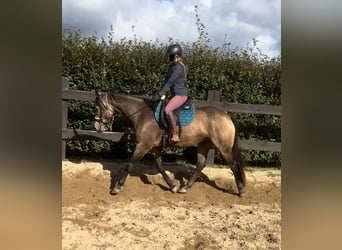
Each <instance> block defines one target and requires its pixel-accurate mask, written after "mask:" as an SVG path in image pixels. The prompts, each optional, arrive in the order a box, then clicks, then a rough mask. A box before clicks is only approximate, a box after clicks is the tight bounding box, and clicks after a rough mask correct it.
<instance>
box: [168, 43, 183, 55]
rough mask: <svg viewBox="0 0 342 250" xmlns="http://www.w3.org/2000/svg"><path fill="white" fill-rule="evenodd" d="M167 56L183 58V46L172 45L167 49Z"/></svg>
mask: <svg viewBox="0 0 342 250" xmlns="http://www.w3.org/2000/svg"><path fill="white" fill-rule="evenodd" d="M166 54H167V56H168V57H170V56H172V55H178V56H182V55H183V52H182V48H181V46H179V45H178V44H172V45H170V46H169V47H168V48H167V52H166Z"/></svg>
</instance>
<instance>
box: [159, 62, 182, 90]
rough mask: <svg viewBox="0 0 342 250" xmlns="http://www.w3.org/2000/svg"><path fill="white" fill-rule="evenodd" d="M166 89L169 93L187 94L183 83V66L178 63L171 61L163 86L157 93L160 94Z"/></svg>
mask: <svg viewBox="0 0 342 250" xmlns="http://www.w3.org/2000/svg"><path fill="white" fill-rule="evenodd" d="M168 90H170V92H171V95H172V96H175V95H188V92H187V89H186V87H185V83H184V70H183V66H182V65H181V64H179V63H172V64H171V65H170V67H169V71H168V72H167V75H166V78H165V83H164V86H163V87H162V88H161V90H160V91H159V95H160V96H162V95H163V94H165V93H166V92H167V91H168Z"/></svg>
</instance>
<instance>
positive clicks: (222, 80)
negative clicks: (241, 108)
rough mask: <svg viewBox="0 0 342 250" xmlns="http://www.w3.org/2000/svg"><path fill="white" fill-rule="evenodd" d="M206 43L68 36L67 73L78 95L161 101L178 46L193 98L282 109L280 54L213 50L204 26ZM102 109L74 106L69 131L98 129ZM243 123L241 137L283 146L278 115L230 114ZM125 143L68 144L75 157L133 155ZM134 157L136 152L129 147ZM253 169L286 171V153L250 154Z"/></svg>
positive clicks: (75, 103) (64, 43)
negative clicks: (214, 93)
mask: <svg viewBox="0 0 342 250" xmlns="http://www.w3.org/2000/svg"><path fill="white" fill-rule="evenodd" d="M197 25H198V30H199V38H198V41H196V42H195V43H192V44H190V43H183V42H179V41H174V40H173V39H172V38H170V39H169V42H168V43H162V42H159V41H158V40H157V41H154V42H151V41H149V42H146V41H142V40H138V39H136V38H135V39H133V40H127V39H126V38H122V39H121V40H120V41H114V34H113V32H109V36H108V40H107V41H105V40H104V39H103V38H100V39H99V38H97V37H95V36H91V37H84V36H82V35H81V34H80V32H69V31H64V33H63V38H62V72H63V73H62V74H63V76H64V77H67V78H68V79H69V81H70V82H71V83H72V84H71V86H70V88H71V89H77V90H87V91H91V90H94V89H97V90H100V91H111V92H114V93H125V94H132V95H133V94H134V95H143V96H153V94H154V93H155V92H157V91H158V90H159V89H160V87H161V85H162V84H163V80H164V77H165V74H166V72H167V67H168V65H167V62H166V60H165V51H166V48H167V46H168V45H169V44H171V43H175V42H178V43H179V44H180V45H181V46H182V47H183V50H184V56H183V57H184V61H185V64H186V65H187V67H188V79H187V81H186V85H187V88H188V90H189V94H190V96H191V97H192V98H193V99H206V97H207V91H208V90H219V91H220V92H221V101H222V102H234V103H251V104H269V105H281V91H280V72H281V71H280V56H279V57H276V58H269V57H268V56H266V55H264V54H262V53H261V51H259V49H258V48H257V42H256V41H255V40H253V44H252V45H249V44H247V46H246V48H245V49H242V48H237V47H236V48H231V47H230V45H229V44H227V43H225V44H223V45H222V46H221V47H220V48H212V47H210V46H209V45H208V44H209V39H208V38H207V34H206V33H205V32H204V26H202V24H200V23H197ZM93 112H94V104H93V103H91V102H83V101H71V102H70V105H69V114H68V119H69V120H68V127H70V128H80V129H93V117H94V113H93ZM230 115H231V116H232V117H233V118H234V119H235V120H236V121H237V123H238V124H237V125H238V128H239V138H240V139H257V140H268V141H275V142H280V137H281V127H280V122H281V118H280V117H279V116H272V115H253V114H242V113H230ZM127 126H128V124H127V123H125V122H124V121H122V120H121V121H120V122H119V123H115V125H114V128H113V130H114V131H123V130H124V129H125V127H127ZM119 148H122V145H117V144H115V143H108V142H94V141H68V143H67V155H69V156H70V155H83V156H84V155H88V156H101V157H127V154H125V153H124V152H122V151H123V150H119ZM126 149H127V150H128V151H129V152H130V151H132V150H133V149H131V146H130V147H128V148H126ZM244 157H245V159H246V160H247V162H249V163H250V164H253V165H255V164H257V165H260V166H266V165H272V166H274V165H280V153H276V152H256V151H246V152H244Z"/></svg>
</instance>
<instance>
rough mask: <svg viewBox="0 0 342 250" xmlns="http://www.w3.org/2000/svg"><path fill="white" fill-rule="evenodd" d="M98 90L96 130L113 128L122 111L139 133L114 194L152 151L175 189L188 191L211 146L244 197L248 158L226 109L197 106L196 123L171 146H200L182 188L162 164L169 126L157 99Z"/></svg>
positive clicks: (166, 178) (165, 176) (161, 169)
mask: <svg viewBox="0 0 342 250" xmlns="http://www.w3.org/2000/svg"><path fill="white" fill-rule="evenodd" d="M95 92H96V98H95V122H94V127H95V129H96V131H97V132H104V131H108V130H111V127H112V124H113V122H114V115H115V114H117V113H119V114H121V115H122V116H123V117H125V118H126V119H128V121H129V123H130V124H131V126H132V128H133V130H134V132H135V139H136V148H135V150H134V152H133V155H132V157H131V158H130V159H129V161H128V164H127V166H126V168H125V170H124V171H123V173H122V175H121V177H120V178H119V179H118V181H116V183H115V184H114V187H113V188H112V190H111V191H110V193H111V194H113V195H116V194H118V193H119V192H120V191H121V188H122V187H123V185H124V183H125V180H126V178H127V176H128V174H131V173H132V170H133V166H134V164H135V163H137V162H138V161H140V160H141V159H142V158H143V157H144V155H145V154H146V153H149V152H150V153H151V154H152V155H153V157H154V161H155V163H156V165H157V168H158V170H159V172H160V173H161V174H162V176H163V178H164V180H165V181H166V183H167V184H168V186H169V188H170V190H171V192H172V193H177V192H178V193H183V194H185V193H187V191H188V190H189V189H190V188H191V187H192V185H193V184H194V182H195V181H196V179H197V178H198V177H199V176H200V175H201V171H202V170H203V168H204V167H205V165H206V157H207V154H208V151H209V150H210V149H216V150H217V151H218V152H219V153H220V155H221V157H222V158H223V160H224V161H225V162H226V163H227V164H228V165H229V167H230V169H231V170H232V172H233V174H234V178H235V183H236V186H237V189H238V195H239V196H240V197H241V196H242V195H243V194H244V193H245V186H246V177H245V172H244V161H243V159H242V157H241V150H240V148H239V146H238V139H237V132H236V128H235V125H234V122H233V120H232V119H231V117H230V116H229V115H227V114H226V112H224V111H223V110H221V109H219V108H216V107H213V106H205V107H196V109H195V110H196V112H195V117H194V120H193V121H192V123H191V124H189V125H187V126H183V127H182V135H181V140H180V141H179V142H175V143H173V142H172V143H171V142H170V143H169V144H168V145H167V146H168V147H170V148H187V147H190V146H197V164H196V168H195V170H194V171H193V173H192V176H191V177H190V178H189V180H188V181H187V183H186V184H185V185H183V186H182V187H178V186H176V185H175V184H174V183H173V181H172V180H171V179H170V177H169V176H168V175H167V174H166V172H165V170H164V168H163V166H162V143H161V141H162V137H163V135H164V134H165V128H163V127H161V126H160V125H159V124H158V122H157V121H156V119H155V117H154V111H155V110H154V109H155V107H156V101H152V100H150V99H147V98H142V97H136V96H131V95H123V94H113V93H98V92H97V91H95Z"/></svg>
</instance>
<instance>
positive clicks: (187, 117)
mask: <svg viewBox="0 0 342 250" xmlns="http://www.w3.org/2000/svg"><path fill="white" fill-rule="evenodd" d="M168 101H169V100H168V99H161V100H160V102H159V104H158V106H157V108H156V110H155V113H154V118H155V119H156V121H157V123H158V125H159V127H161V128H163V129H165V130H169V124H168V122H167V119H166V114H165V106H166V104H167V103H168ZM173 113H174V115H175V117H176V124H177V125H178V128H179V129H178V131H179V132H178V135H179V137H181V134H182V126H186V125H189V124H191V122H192V121H193V120H194V118H195V105H194V104H193V103H191V98H190V97H188V98H187V100H186V101H185V103H184V104H183V105H182V106H180V107H179V108H177V109H176V110H174V111H173ZM165 132H166V131H165ZM167 141H168V133H167V132H166V133H165V135H164V136H163V138H162V145H163V147H162V148H163V150H164V149H165V148H166V145H167V143H166V142H167Z"/></svg>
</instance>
